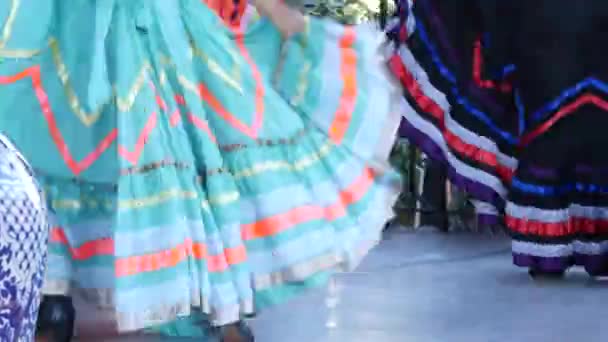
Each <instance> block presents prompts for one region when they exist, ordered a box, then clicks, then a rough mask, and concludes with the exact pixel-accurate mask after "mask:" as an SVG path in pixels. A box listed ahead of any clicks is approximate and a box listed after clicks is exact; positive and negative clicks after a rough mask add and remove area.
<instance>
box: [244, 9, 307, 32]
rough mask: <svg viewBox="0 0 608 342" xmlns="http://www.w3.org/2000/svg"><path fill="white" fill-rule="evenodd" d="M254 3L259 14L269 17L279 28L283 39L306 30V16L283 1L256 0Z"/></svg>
mask: <svg viewBox="0 0 608 342" xmlns="http://www.w3.org/2000/svg"><path fill="white" fill-rule="evenodd" d="M253 2H254V5H255V7H256V8H257V10H258V12H260V14H262V15H265V16H267V17H268V18H269V19H270V20H271V21H272V22H273V23H274V24H275V25H276V26H277V28H278V29H279V31H281V33H282V35H283V38H289V37H291V36H293V35H294V34H297V33H300V32H302V31H304V29H305V28H306V19H305V17H304V15H303V14H302V13H300V12H298V11H297V10H295V9H293V8H291V7H289V6H287V5H286V4H285V3H284V2H283V1H281V0H255V1H253Z"/></svg>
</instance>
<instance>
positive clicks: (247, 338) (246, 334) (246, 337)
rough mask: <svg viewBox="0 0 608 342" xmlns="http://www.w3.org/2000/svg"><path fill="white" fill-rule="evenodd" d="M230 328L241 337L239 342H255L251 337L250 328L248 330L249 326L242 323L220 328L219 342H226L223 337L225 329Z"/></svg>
mask: <svg viewBox="0 0 608 342" xmlns="http://www.w3.org/2000/svg"><path fill="white" fill-rule="evenodd" d="M230 328H236V329H237V330H238V332H239V334H240V335H241V341H240V342H255V338H254V337H253V331H251V328H249V326H248V325H247V324H246V323H245V322H243V321H240V322H238V323H234V324H230V325H227V326H224V327H221V328H220V342H225V341H226V340H225V337H224V336H225V334H226V329H230Z"/></svg>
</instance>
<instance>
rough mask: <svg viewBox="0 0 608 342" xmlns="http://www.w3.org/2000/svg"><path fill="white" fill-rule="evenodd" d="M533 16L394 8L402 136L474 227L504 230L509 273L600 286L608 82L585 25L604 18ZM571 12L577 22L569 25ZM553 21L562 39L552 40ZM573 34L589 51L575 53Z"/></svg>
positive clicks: (421, 4)
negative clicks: (579, 271)
mask: <svg viewBox="0 0 608 342" xmlns="http://www.w3.org/2000/svg"><path fill="white" fill-rule="evenodd" d="M502 3H504V4H505V5H501V4H502ZM507 3H508V4H507ZM535 6H537V7H538V8H536V7H535V8H536V9H535V10H534V11H531V10H530V9H529V8H527V5H525V3H524V2H522V1H513V2H500V1H498V2H496V1H473V0H472V1H462V2H450V1H438V0H417V1H408V0H404V1H401V2H400V16H399V20H398V23H396V26H395V27H394V28H393V30H392V31H391V32H390V35H391V36H392V37H393V39H394V40H395V42H396V43H397V46H398V48H397V49H396V51H395V53H394V55H393V57H392V59H391V68H392V69H393V72H394V73H395V74H396V75H397V76H398V77H399V79H400V80H401V84H402V85H403V87H404V88H405V91H406V102H407V104H408V106H409V108H408V110H407V111H406V114H405V115H404V122H403V124H402V129H401V134H402V135H404V136H405V137H407V138H408V139H410V140H411V141H412V142H414V143H415V144H417V145H418V146H419V147H420V148H421V149H422V150H423V151H424V152H425V153H426V154H428V155H429V156H430V157H432V158H434V159H437V160H439V161H442V162H443V163H444V165H445V166H446V167H447V168H448V173H449V175H450V177H451V180H452V182H454V183H455V184H456V185H459V186H460V187H462V188H463V189H464V190H466V191H467V192H469V193H470V194H471V195H473V197H474V198H475V200H476V201H475V203H474V204H475V205H476V207H477V209H478V213H479V217H480V219H483V221H484V222H485V223H496V222H501V223H505V224H506V225H507V227H508V229H509V231H510V233H511V234H512V236H513V253H514V262H515V264H516V265H519V266H524V267H531V268H535V269H536V268H538V269H540V270H547V271H556V270H564V269H566V268H568V267H569V266H572V265H583V266H585V267H586V268H587V270H588V271H589V272H590V273H592V274H598V273H602V272H605V271H606V270H607V269H608V250H607V249H606V242H605V241H606V240H607V235H606V233H605V231H606V229H605V226H606V225H605V221H604V220H605V217H606V216H605V215H604V213H605V212H606V208H608V197H606V196H605V194H606V193H605V192H603V190H602V189H604V186H605V185H607V183H606V181H605V174H604V173H603V172H605V170H606V165H608V154H606V153H605V152H602V151H601V150H600V148H599V146H602V145H603V144H605V143H606V142H607V141H606V135H605V133H604V132H603V130H600V129H599V127H603V126H604V121H606V120H605V119H604V118H605V108H608V107H605V106H604V104H603V103H604V101H603V100H602V96H604V94H603V93H602V90H601V89H604V88H603V84H604V83H603V81H602V77H605V76H607V75H603V74H602V71H601V70H603V69H602V66H601V63H599V60H598V59H597V57H595V53H590V51H592V50H594V49H595V48H592V47H591V46H590V45H589V44H592V42H593V41H594V39H596V40H600V39H602V38H601V35H602V33H601V32H599V31H598V30H597V29H595V28H593V27H590V26H588V25H591V23H593V22H594V21H597V22H600V21H601V18H602V17H601V16H602V15H605V14H606V13H607V10H606V9H605V7H606V6H605V5H604V4H602V3H600V2H594V3H593V4H592V5H591V6H588V7H585V8H584V9H583V8H582V7H581V6H579V5H577V4H569V3H567V2H565V1H559V4H558V3H557V2H555V1H553V2H550V1H543V2H542V4H540V3H539V4H535ZM577 6H578V7H577ZM503 7H504V8H503ZM573 7H577V8H573ZM579 7H580V8H579ZM568 11H570V12H574V11H579V12H580V13H581V15H580V16H579V17H577V19H576V20H574V19H573V20H570V21H568V19H566V18H569V16H568V15H567V13H568ZM541 12H542V13H546V14H547V15H546V16H539V15H538V13H541ZM579 12H577V13H579ZM506 13H509V15H507V14H506ZM505 18H506V19H505ZM539 18H542V20H541V19H539ZM559 18H562V19H561V20H563V21H568V25H567V26H568V27H567V28H563V29H562V30H557V29H556V30H551V27H557V26H554V25H556V22H555V21H559ZM551 20H553V22H551ZM488 23H491V25H490V24H488ZM535 25H536V26H535ZM537 26H541V27H542V29H541V28H538V27H537ZM534 27H537V28H536V29H534ZM527 32H532V33H530V34H528V33H527ZM572 32H579V33H578V34H579V35H578V36H577V37H582V36H585V37H588V39H587V40H585V41H584V43H579V45H576V44H577V43H575V40H574V38H573V37H574V35H572ZM548 42H553V43H551V44H549V43H548ZM581 42H582V41H581ZM556 49H557V50H556ZM583 49H588V50H583ZM573 51H587V52H585V53H584V54H579V55H576V53H575V52H573ZM575 55H576V56H575ZM554 56H559V58H555V57H554ZM509 62H512V63H514V64H509ZM582 65H584V66H585V68H587V69H585V70H582V69H583V68H582V67H581V66H582ZM593 68H595V69H593ZM558 70H559V71H558ZM564 70H566V71H564ZM590 70H594V71H590ZM589 73H591V74H594V75H596V76H594V77H589ZM602 75H603V76H602ZM513 79H515V80H517V81H518V83H516V84H515V85H514V83H512V82H511V81H512V80H513ZM539 107H540V109H539V110H537V111H536V112H528V111H527V109H534V108H539ZM571 113H576V115H570V114H571ZM575 136H576V137H581V138H579V139H576V138H573V137H575ZM573 139H574V140H573ZM602 175H604V176H602ZM503 218H504V219H503Z"/></svg>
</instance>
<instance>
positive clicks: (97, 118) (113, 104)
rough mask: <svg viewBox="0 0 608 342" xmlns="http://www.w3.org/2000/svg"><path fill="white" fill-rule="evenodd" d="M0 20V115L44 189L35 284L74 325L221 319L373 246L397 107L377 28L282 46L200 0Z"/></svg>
mask: <svg viewBox="0 0 608 342" xmlns="http://www.w3.org/2000/svg"><path fill="white" fill-rule="evenodd" d="M0 23H3V24H4V30H3V32H4V36H2V40H1V41H0V56H3V57H4V61H3V63H0V113H2V115H1V116H0V129H1V130H2V131H4V132H6V133H7V134H8V135H9V136H10V137H11V138H12V139H13V140H14V141H15V142H16V144H17V145H18V146H19V147H20V148H21V149H22V150H23V153H24V154H25V155H26V156H27V158H28V159H29V160H30V161H31V163H32V165H33V167H34V168H36V169H37V171H38V173H39V177H40V179H41V181H42V182H43V184H44V185H45V187H46V190H47V194H48V199H49V203H50V205H51V207H52V208H53V210H54V212H55V219H56V221H57V225H56V226H55V227H54V228H53V229H52V231H51V243H50V247H49V248H50V255H49V259H50V261H49V268H48V271H47V280H46V286H45V293H47V294H69V295H72V296H73V297H74V299H75V301H76V303H77V312H78V318H77V319H78V326H79V330H80V331H81V332H86V333H91V331H93V332H94V331H95V330H97V331H104V332H108V331H118V332H127V331H135V330H140V329H144V328H149V327H153V326H156V325H160V324H163V323H166V322H170V321H171V320H173V319H175V318H177V317H185V316H188V315H190V314H191V313H204V314H207V315H208V316H209V318H210V320H211V321H212V322H213V323H214V324H218V325H219V324H225V323H229V322H233V321H236V320H238V319H239V318H240V317H241V316H242V315H243V314H249V313H252V312H254V311H256V310H258V309H260V308H263V307H265V306H267V305H271V304H274V303H278V302H282V301H284V300H286V299H288V298H290V297H292V296H294V295H297V294H298V293H300V292H301V291H303V290H305V289H307V288H311V287H316V286H319V285H321V284H323V283H324V282H325V280H326V279H327V277H328V276H329V275H330V274H331V273H332V272H333V271H336V270H348V269H351V268H352V267H355V266H356V265H357V264H358V262H359V261H360V260H361V258H362V257H363V256H364V255H365V254H366V253H367V252H368V251H369V249H370V248H371V247H372V246H374V244H375V243H376V242H377V241H378V240H379V238H380V232H381V229H382V226H383V223H384V222H385V220H386V219H387V218H388V217H389V216H390V215H391V212H390V208H391V204H392V201H393V200H394V198H395V196H396V194H397V192H398V190H399V189H398V187H395V184H399V182H398V179H397V176H396V175H395V174H394V173H393V172H392V171H388V169H387V163H386V160H387V157H388V153H389V151H390V148H391V146H392V143H393V136H394V135H395V133H396V130H397V126H398V123H399V120H400V115H401V110H402V107H401V105H400V102H399V97H400V94H399V92H398V91H396V87H394V85H393V83H392V81H391V77H389V75H388V73H386V72H385V66H384V64H383V58H382V56H381V55H380V50H381V49H380V48H381V47H382V43H383V38H382V34H381V33H380V32H377V31H376V30H374V29H372V28H371V27H367V26H358V27H343V26H340V25H338V24H335V23H333V22H331V21H327V20H318V19H309V20H308V22H307V28H306V31H305V32H304V33H302V34H299V35H297V36H295V37H293V38H291V39H290V40H288V41H285V42H282V39H281V38H280V34H279V32H278V31H277V30H276V28H275V27H274V26H273V25H272V24H271V23H269V22H268V21H266V20H264V19H262V20H259V21H255V22H253V23H252V24H251V25H250V26H248V27H247V30H246V31H243V30H239V29H237V28H236V27H237V25H231V26H227V25H226V23H225V22H224V21H223V20H222V19H221V18H220V17H218V16H216V15H215V13H214V12H213V11H212V10H211V9H210V7H209V6H207V4H205V3H203V2H201V1H198V0H179V1H165V0H145V1H144V0H141V1H140V0H113V1H87V0H72V1H61V0H56V1H46V2H39V1H35V0H21V1H20V0H11V1H4V2H2V3H0Z"/></svg>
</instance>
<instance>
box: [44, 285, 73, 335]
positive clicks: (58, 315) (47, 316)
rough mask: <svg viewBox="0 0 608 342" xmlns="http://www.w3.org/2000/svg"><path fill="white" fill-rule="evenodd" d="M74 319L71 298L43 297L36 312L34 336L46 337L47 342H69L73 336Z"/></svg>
mask: <svg viewBox="0 0 608 342" xmlns="http://www.w3.org/2000/svg"><path fill="white" fill-rule="evenodd" d="M75 318H76V311H75V310H74V305H73V304H72V298H70V297H66V296H44V297H43V298H42V303H40V310H39V311H38V323H37V326H36V335H38V336H46V337H47V338H49V342H70V341H71V340H72V337H73V336H74V320H75Z"/></svg>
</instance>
